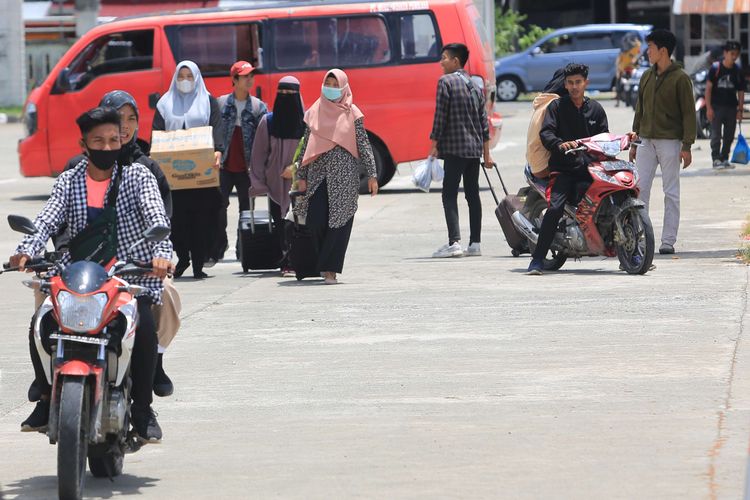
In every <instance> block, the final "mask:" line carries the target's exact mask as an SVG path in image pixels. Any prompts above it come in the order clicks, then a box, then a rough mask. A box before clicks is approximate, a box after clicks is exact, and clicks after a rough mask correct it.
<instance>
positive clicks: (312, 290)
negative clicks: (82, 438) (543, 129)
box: [0, 101, 750, 499]
mask: <svg viewBox="0 0 750 500" xmlns="http://www.w3.org/2000/svg"><path fill="white" fill-rule="evenodd" d="M604 105H605V109H606V110H607V113H608V115H609V122H610V125H611V126H612V130H613V131H614V132H626V131H628V130H629V125H630V123H631V121H632V111H631V110H629V109H624V108H614V106H613V104H612V102H611V101H609V102H605V103H604ZM530 107H531V104H530V103H513V104H507V105H505V104H504V105H499V109H500V110H501V112H504V113H505V114H506V120H505V124H504V131H503V138H502V141H501V143H500V145H499V146H498V147H497V148H496V149H495V150H494V151H493V154H494V157H495V160H496V161H497V163H499V165H500V170H501V172H502V174H503V175H504V177H505V179H506V183H507V184H508V186H509V187H512V188H513V189H514V190H516V189H518V188H519V187H521V186H522V166H523V157H524V150H525V134H526V128H527V125H528V119H529V110H530ZM21 133H22V130H21V127H20V125H18V124H8V125H0V212H1V213H3V214H5V213H18V214H22V215H27V216H33V215H35V213H36V212H37V211H38V210H39V209H40V207H41V206H42V204H43V203H44V201H45V199H46V195H47V194H48V192H49V189H50V187H51V185H52V182H53V181H52V179H24V178H22V177H20V175H19V174H18V164H17V158H16V156H15V142H16V140H17V138H18V137H19V136H20V135H21ZM707 149H708V143H707V141H699V142H698V144H697V147H696V149H695V151H694V163H695V164H694V165H693V166H691V167H690V168H689V169H687V170H685V171H684V172H683V176H682V202H683V203H682V204H683V213H682V222H681V227H680V234H679V240H678V243H677V245H676V248H677V252H678V253H677V254H676V255H675V256H658V255H657V257H656V258H655V261H654V262H655V264H656V269H655V270H654V271H652V272H650V273H648V274H647V275H645V276H630V275H626V274H624V273H623V272H621V271H619V270H618V262H617V260H616V259H604V258H585V259H582V260H580V261H573V260H569V261H568V262H567V263H566V264H565V266H564V267H563V268H562V269H561V270H560V271H559V272H556V273H550V274H547V275H545V276H542V277H530V276H526V275H525V274H524V271H525V269H526V266H527V265H528V261H529V259H528V256H522V257H520V258H513V257H512V256H511V255H510V250H509V248H508V246H507V244H506V243H505V240H504V238H503V236H502V233H501V231H500V228H499V225H498V223H497V221H496V219H495V216H494V214H493V208H494V206H493V202H492V198H491V196H490V193H489V192H488V191H487V190H486V189H485V190H483V192H482V200H483V203H484V217H483V221H484V231H483V233H484V234H483V238H482V252H483V256H482V257H474V258H458V259H447V260H436V259H432V258H430V256H431V254H432V252H433V251H434V250H435V249H436V248H437V247H439V246H440V245H442V244H443V243H444V242H445V240H446V230H445V222H444V219H443V213H442V206H441V199H440V193H439V190H433V191H431V192H430V193H428V194H425V193H421V192H419V191H416V190H415V189H414V188H413V186H412V185H411V183H410V179H409V176H410V173H411V166H410V165H401V166H400V169H399V176H397V178H396V179H394V181H393V182H392V183H391V184H390V185H389V186H388V187H386V188H385V189H383V191H382V193H381V194H380V195H378V196H377V197H375V198H370V197H362V198H360V209H359V212H358V213H357V216H356V220H355V223H354V230H353V234H352V241H351V245H350V249H349V253H348V255H347V261H346V265H345V269H344V273H343V274H342V275H341V276H340V281H341V284H339V285H337V286H325V285H322V284H321V282H320V281H318V280H305V281H303V282H301V283H298V282H297V281H296V280H294V279H284V278H280V277H279V276H278V273H271V272H268V273H250V274H242V272H241V268H240V265H239V263H237V262H236V261H234V260H226V261H224V262H221V263H219V264H218V265H217V266H215V267H214V268H212V269H210V270H208V272H209V274H210V275H212V277H211V278H210V279H207V280H205V281H194V280H192V279H189V278H188V279H181V280H178V281H177V288H178V290H179V291H180V293H181V295H182V299H183V306H184V309H183V316H182V319H183V326H182V329H181V330H180V332H179V334H178V337H177V338H176V340H175V341H174V343H173V345H172V346H171V347H170V349H169V350H168V352H167V354H166V355H165V367H166V369H167V372H168V373H169V374H170V376H171V377H172V379H173V381H174V383H175V386H176V390H175V394H174V395H173V396H172V397H170V398H166V399H157V401H156V402H155V405H154V407H155V409H156V410H157V411H158V413H159V421H160V423H161V426H162V428H163V430H164V440H163V443H162V444H160V445H149V446H147V447H145V448H144V449H142V450H141V451H140V452H138V453H137V454H134V455H128V456H127V458H126V462H125V473H124V475H123V476H121V477H118V478H115V480H114V482H110V481H109V480H95V479H93V478H92V477H91V476H89V477H88V480H87V486H86V494H87V497H86V498H112V497H119V496H129V495H137V496H138V498H143V499H150V498H154V499H172V498H174V499H188V498H190V499H192V498H217V499H218V498H221V499H224V498H226V499H234V498H305V499H308V498H321V499H330V498H462V499H463V498H514V499H526V498H528V499H532V498H533V499H536V498H571V499H583V498H586V499H588V498H591V499H600V498H610V499H619V498H623V499H634V498H638V499H640V498H649V499H651V498H655V499H662V498H664V499H672V498H674V499H685V498H722V499H723V498H741V496H742V491H743V488H744V484H745V466H746V463H747V455H748V453H747V448H748V441H749V439H750V350H749V349H748V343H747V341H748V339H747V335H748V333H747V332H746V331H745V330H746V329H747V303H748V297H747V293H748V268H747V267H746V266H745V265H744V264H742V263H740V262H739V261H738V260H737V259H736V257H735V253H736V250H737V248H738V247H739V245H740V241H739V236H738V235H739V232H740V228H741V226H742V224H743V222H744V221H745V217H746V215H747V213H748V211H749V208H750V207H748V199H749V196H748V194H749V191H748V188H749V187H750V167H747V166H740V167H738V168H737V169H735V170H731V171H722V172H714V171H713V169H712V168H711V166H710V155H709V153H708V151H707ZM491 178H492V179H493V180H494V177H491ZM480 184H481V185H482V186H486V183H485V181H484V179H483V178H482V180H481V181H480ZM498 187H499V186H498ZM652 192H653V193H654V194H653V197H654V199H653V200H652V213H651V216H652V219H653V220H654V224H655V232H656V237H657V245H658V238H659V235H660V234H661V217H662V208H663V203H662V202H661V196H660V193H661V180H660V177H657V179H656V182H655V186H654V189H653V191H652ZM236 206H237V205H236V199H233V200H232V204H231V206H230V227H234V224H236V218H237V216H236V213H235V211H236ZM460 208H461V221H462V230H463V231H465V232H468V213H467V209H466V205H465V203H464V202H463V199H462V198H460ZM18 240H19V236H18V235H17V234H14V233H12V232H11V231H10V229H9V228H7V227H6V226H5V225H4V223H3V225H0V256H3V255H4V256H6V257H5V258H4V259H7V256H8V255H10V253H11V251H12V250H13V248H14V247H15V245H16V243H17V241H18ZM230 241H231V238H230ZM228 254H232V251H231V250H230V252H228ZM188 274H189V272H188ZM20 281H21V276H18V275H14V274H7V275H2V276H0V316H2V318H3V320H2V324H3V330H4V331H3V339H2V346H3V348H2V349H0V450H1V451H2V452H1V453H0V488H1V489H2V491H3V493H4V495H5V498H19V499H31V498H51V497H54V495H55V491H56V478H55V473H56V465H55V464H56V449H55V448H54V447H52V446H50V445H49V444H48V443H47V440H46V438H45V437H44V436H42V435H38V434H31V435H30V434H23V433H21V432H19V428H20V426H19V424H20V422H21V421H22V420H23V419H24V418H25V417H26V416H27V415H28V413H29V412H30V411H31V410H32V408H33V405H32V404H30V403H28V402H26V401H25V397H26V390H27V387H28V384H29V382H30V381H31V379H32V370H31V366H30V364H29V361H28V354H27V347H28V345H27V337H26V335H27V328H28V322H29V318H30V315H31V314H32V304H33V299H32V295H31V292H30V291H29V290H28V289H26V288H24V287H23V286H21V284H20Z"/></svg>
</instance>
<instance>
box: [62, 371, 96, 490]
mask: <svg viewBox="0 0 750 500" xmlns="http://www.w3.org/2000/svg"><path fill="white" fill-rule="evenodd" d="M58 422H59V424H58V425H59V428H58V440H57V489H58V494H59V496H60V499H61V500H63V499H64V500H69V499H73V500H78V499H80V498H81V495H82V494H83V482H84V478H85V477H86V452H87V451H88V441H89V391H88V390H87V386H86V380H85V379H84V378H83V377H70V376H66V377H65V378H64V379H63V383H62V390H61V392H60V417H59V420H58Z"/></svg>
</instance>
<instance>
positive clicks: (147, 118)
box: [18, 0, 502, 185]
mask: <svg viewBox="0 0 750 500" xmlns="http://www.w3.org/2000/svg"><path fill="white" fill-rule="evenodd" d="M449 42H461V43H465V44H466V45H467V46H468V47H469V50H470V59H469V62H468V64H467V67H466V70H467V71H468V72H469V74H471V75H472V78H473V79H474V80H475V81H476V82H478V83H480V84H481V85H482V87H483V88H484V89H485V93H486V96H487V110H488V116H489V117H490V126H491V127H490V129H491V131H492V137H493V145H494V144H495V143H496V142H497V141H498V139H499V135H500V134H499V132H500V129H501V127H502V119H501V118H500V116H499V115H498V114H496V113H492V105H493V104H494V92H495V85H494V81H495V78H494V72H493V63H494V62H493V60H492V52H491V46H490V43H491V42H490V40H489V38H488V37H487V36H486V32H485V30H484V27H483V25H482V22H481V19H480V17H479V12H478V11H477V9H476V7H475V6H474V5H473V4H472V2H471V0H426V1H401V2H364V1H362V2H351V3H329V2H326V3H323V2H312V3H311V2H307V1H300V0H292V1H284V2H276V1H273V2H258V5H257V6H253V7H250V8H241V9H200V10H195V11H185V12H174V13H169V14H162V15H148V16H141V17H132V18H123V19H119V20H115V21H112V22H109V23H105V24H102V25H100V26H97V27H96V28H94V29H92V30H91V31H89V32H88V33H86V35H84V36H83V37H82V38H81V39H80V40H78V42H76V44H75V45H73V46H72V47H71V48H70V49H69V50H68V52H67V53H66V54H65V55H64V56H63V57H62V58H61V59H60V61H58V63H57V64H56V65H55V67H54V68H53V70H52V72H51V73H50V75H49V76H48V77H47V79H46V80H45V81H44V83H43V84H42V85H41V86H39V87H37V88H35V89H34V90H33V91H32V92H31V94H30V95H29V98H28V99H27V102H26V106H25V110H24V118H25V123H26V127H27V133H28V136H27V137H26V138H25V139H23V140H21V142H20V143H19V145H18V152H19V157H20V163H21V172H22V174H23V175H25V176H54V175H57V174H58V173H60V172H61V171H62V169H63V167H64V165H65V163H66V162H67V161H68V159H69V158H70V157H72V156H74V155H76V154H78V153H79V152H80V148H79V146H78V139H79V132H78V128H77V127H76V124H75V118H76V117H77V116H78V115H79V114H80V113H82V112H83V111H85V110H87V109H89V108H91V107H94V106H96V105H97V103H98V102H99V100H100V99H101V97H102V96H103V95H104V94H105V93H106V92H109V91H111V90H114V89H122V90H126V91H128V92H130V93H131V94H132V95H133V97H135V99H136V101H137V102H138V104H139V107H140V112H141V116H140V124H139V130H138V137H139V139H140V140H142V141H144V142H148V141H149V140H150V138H151V120H152V118H153V113H154V107H155V106H156V102H157V101H158V99H159V97H160V95H161V93H163V92H164V91H165V90H166V89H168V88H169V84H170V81H171V79H172V74H173V72H174V70H175V65H176V63H177V62H179V61H181V60H184V59H189V60H192V61H194V62H195V63H196V64H197V65H198V67H199V68H200V69H201V72H202V73H203V77H204V79H205V81H206V84H207V86H208V89H209V91H210V92H211V94H212V95H214V96H217V97H218V96H220V95H222V94H226V93H229V92H231V80H230V78H229V67H230V66H231V65H232V63H234V62H235V61H237V60H246V61H249V62H251V63H252V64H253V65H254V66H256V67H257V68H259V72H258V74H257V76H256V78H255V85H256V88H255V94H256V95H257V96H258V97H260V98H261V99H263V100H264V101H265V102H266V103H269V107H270V106H271V105H272V104H273V101H274V97H275V89H276V85H277V83H278V81H279V79H281V77H283V76H284V75H287V74H292V75H294V76H296V77H297V78H298V79H299V80H300V83H301V86H302V95H303V99H304V102H305V103H307V104H308V105H309V104H312V102H314V101H315V99H317V98H318V96H319V95H320V87H321V84H322V81H323V76H324V74H325V72H326V70H328V69H330V68H335V67H338V68H342V69H344V70H345V71H346V72H347V74H348V75H349V82H350V85H351V88H352V92H353V93H354V102H355V103H356V104H357V105H358V106H359V107H360V108H361V109H362V111H363V112H364V114H365V126H366V127H367V130H368V133H369V135H370V139H371V141H372V145H373V149H374V152H375V158H376V162H377V168H378V176H379V182H380V184H381V185H383V184H385V183H387V182H388V181H389V180H390V179H391V177H392V176H393V174H394V172H395V170H396V165H397V164H399V163H401V162H405V161H412V160H417V159H421V158H425V157H426V156H427V153H428V151H429V134H430V130H431V127H432V118H433V112H434V109H435V91H436V88H437V79H438V78H439V77H440V75H441V74H442V73H441V68H440V66H439V64H438V61H439V60H440V48H441V47H442V45H444V44H446V43H449Z"/></svg>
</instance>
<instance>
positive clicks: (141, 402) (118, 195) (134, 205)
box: [9, 107, 172, 442]
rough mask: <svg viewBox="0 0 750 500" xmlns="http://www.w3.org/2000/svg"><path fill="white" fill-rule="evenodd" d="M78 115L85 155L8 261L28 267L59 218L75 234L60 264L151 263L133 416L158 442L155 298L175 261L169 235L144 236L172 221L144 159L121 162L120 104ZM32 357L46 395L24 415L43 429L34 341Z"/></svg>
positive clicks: (44, 407) (144, 281)
mask: <svg viewBox="0 0 750 500" xmlns="http://www.w3.org/2000/svg"><path fill="white" fill-rule="evenodd" d="M77 123H78V126H79V128H80V130H81V136H82V139H81V143H80V145H81V147H82V148H83V149H84V150H85V152H86V157H85V158H84V159H83V160H81V162H80V163H79V164H78V165H77V166H76V167H74V168H72V169H71V170H68V171H66V172H64V173H63V174H61V175H60V176H59V177H58V178H57V181H56V182H55V185H54V187H53V189H52V193H51V195H50V197H49V200H48V201H47V203H46V205H45V206H44V208H43V209H42V211H41V212H40V213H39V215H38V216H37V218H36V220H35V221H34V226H35V227H36V232H35V233H34V234H29V235H28V236H26V237H25V238H24V239H23V241H22V242H21V244H20V245H19V246H18V247H17V248H16V252H15V254H14V255H13V256H11V258H10V262H9V263H10V266H13V267H18V268H19V269H20V270H23V269H24V267H25V265H26V263H27V262H29V260H30V259H31V257H32V256H35V255H39V254H41V253H42V252H43V251H44V249H45V246H46V243H47V240H48V239H49V238H50V236H51V235H54V234H57V232H58V229H59V227H60V225H61V224H62V223H64V222H66V223H67V224H68V227H69V228H70V234H71V238H72V239H71V241H70V246H69V251H68V253H66V254H65V255H63V256H62V258H61V259H60V260H59V263H60V265H61V267H64V266H65V265H67V264H69V263H71V262H76V261H82V260H91V261H93V262H98V263H99V264H101V265H103V266H105V267H106V266H111V265H112V264H113V263H114V262H115V261H116V260H118V259H125V258H126V257H130V258H132V259H133V260H136V261H139V262H144V263H150V264H151V266H152V267H153V274H152V275H150V276H140V277H136V278H133V279H132V280H129V282H130V283H131V284H134V285H139V286H141V287H143V288H144V289H145V290H144V291H145V293H144V294H143V295H140V296H138V297H137V304H138V316H139V318H140V319H139V324H138V327H137V330H136V335H135V342H134V346H133V354H132V361H131V367H132V373H131V376H132V400H133V404H132V407H131V416H132V423H133V427H134V429H135V431H136V433H137V435H138V437H139V438H140V440H142V441H143V442H158V441H159V440H161V437H162V432H161V428H160V427H159V424H158V422H157V421H156V416H155V414H154V412H153V410H152V409H151V403H152V386H153V379H154V371H155V367H156V359H157V340H156V328H155V324H154V318H153V314H152V312H151V305H152V304H155V303H160V302H161V292H162V288H163V285H162V280H163V279H164V277H165V276H166V274H167V272H168V270H169V269H170V267H171V262H170V259H171V257H172V244H171V242H170V241H169V239H164V240H162V241H159V242H151V243H149V244H145V245H137V243H138V242H139V240H140V238H141V236H142V234H143V233H144V231H145V230H146V229H148V228H149V227H152V226H166V227H169V219H168V218H167V217H166V214H165V210H164V203H163V201H162V198H161V195H160V193H159V189H158V186H157V183H156V179H155V178H154V176H153V174H152V173H151V172H149V171H148V170H147V169H146V168H145V167H144V166H143V165H140V164H137V163H134V164H132V165H127V166H120V165H118V157H119V154H120V148H121V141H120V116H119V114H118V113H117V111H116V110H114V109H112V108H101V107H100V108H94V109H92V110H90V111H87V112H86V113H83V114H82V115H81V116H80V117H79V118H78V119H77ZM129 250H130V252H131V255H128V251H129ZM54 272H55V271H54V270H53V271H52V273H53V274H54ZM31 358H32V363H33V364H34V372H35V376H36V384H37V385H38V386H39V387H41V388H42V389H41V392H42V399H41V400H40V401H39V402H38V403H37V406H36V408H35V409H34V412H33V413H32V414H31V415H30V416H29V418H27V419H26V420H25V421H24V422H23V424H22V430H24V431H44V430H45V428H46V426H47V422H48V419H49V410H50V396H51V394H50V393H51V386H50V383H49V381H48V380H47V376H46V374H45V370H44V367H43V365H42V362H41V360H40V358H39V355H38V354H37V352H36V349H35V348H34V346H31Z"/></svg>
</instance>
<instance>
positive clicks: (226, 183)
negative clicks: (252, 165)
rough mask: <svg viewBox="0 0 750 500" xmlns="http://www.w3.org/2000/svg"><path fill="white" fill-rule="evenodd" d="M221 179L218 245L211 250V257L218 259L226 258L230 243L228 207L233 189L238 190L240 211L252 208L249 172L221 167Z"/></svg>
mask: <svg viewBox="0 0 750 500" xmlns="http://www.w3.org/2000/svg"><path fill="white" fill-rule="evenodd" d="M219 181H220V182H221V200H222V205H221V210H220V212H219V223H218V225H217V230H218V234H217V236H216V245H215V247H214V248H213V249H212V251H211V257H213V258H215V259H216V260H221V259H223V258H224V251H225V249H226V248H227V246H228V244H229V240H228V239H227V209H228V208H229V195H230V194H232V189H236V190H237V201H238V202H239V211H240V212H242V211H243V210H250V176H249V175H248V174H247V172H227V171H226V170H224V169H221V170H220V172H219Z"/></svg>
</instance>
